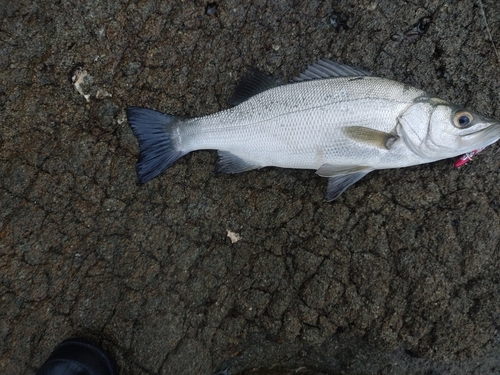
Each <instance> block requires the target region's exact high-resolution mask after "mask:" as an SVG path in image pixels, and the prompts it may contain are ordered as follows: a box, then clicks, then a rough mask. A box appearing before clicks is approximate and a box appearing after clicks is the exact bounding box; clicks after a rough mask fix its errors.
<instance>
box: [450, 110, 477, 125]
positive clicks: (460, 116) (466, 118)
mask: <svg viewBox="0 0 500 375" xmlns="http://www.w3.org/2000/svg"><path fill="white" fill-rule="evenodd" d="M472 120H473V117H472V114H471V113H470V112H466V111H460V112H457V113H455V117H453V124H455V126H456V127H457V128H460V129H463V128H466V127H468V126H469V125H470V124H471V123H472Z"/></svg>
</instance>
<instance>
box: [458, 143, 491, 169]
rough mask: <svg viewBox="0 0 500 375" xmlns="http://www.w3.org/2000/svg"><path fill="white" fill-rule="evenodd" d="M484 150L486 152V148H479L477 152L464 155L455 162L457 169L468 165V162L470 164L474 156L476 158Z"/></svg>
mask: <svg viewBox="0 0 500 375" xmlns="http://www.w3.org/2000/svg"><path fill="white" fill-rule="evenodd" d="M483 150H484V148H478V149H477V150H474V151H471V152H468V153H466V154H464V155H462V156H461V157H460V158H458V159H457V161H456V162H455V168H460V167H461V166H463V165H465V164H467V163H468V162H470V161H471V160H472V158H473V157H474V156H476V155H477V154H479V153H480V152H481V151H483Z"/></svg>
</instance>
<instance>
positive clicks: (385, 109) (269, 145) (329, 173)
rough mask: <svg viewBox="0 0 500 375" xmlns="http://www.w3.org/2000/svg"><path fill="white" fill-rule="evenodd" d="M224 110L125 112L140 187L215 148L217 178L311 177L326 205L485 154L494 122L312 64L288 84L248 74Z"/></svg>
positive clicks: (495, 135) (496, 134) (333, 66)
mask: <svg viewBox="0 0 500 375" xmlns="http://www.w3.org/2000/svg"><path fill="white" fill-rule="evenodd" d="M229 104H230V105H232V106H233V107H232V108H229V109H226V110H223V111H221V112H217V113H214V114H211V115H207V116H203V117H197V118H182V117H178V116H172V115H169V114H164V113H161V112H157V111H153V110H151V109H147V108H139V107H129V108H128V110H127V114H128V121H129V124H130V126H131V127H132V131H133V132H134V134H135V136H136V137H137V139H138V141H139V148H140V158H139V161H138V163H137V166H136V169H137V174H138V177H139V181H140V182H141V183H144V182H146V181H148V180H150V179H152V178H153V177H155V176H157V175H158V174H160V173H161V172H163V171H164V170H165V169H167V168H168V167H170V166H171V165H172V164H173V163H174V162H175V161H176V160H178V159H179V158H181V157H182V156H184V155H186V154H187V153H189V152H191V151H195V150H205V149H210V150H218V154H219V158H220V159H219V164H218V168H217V170H218V171H220V172H226V173H238V172H244V171H249V170H252V169H258V168H263V167H267V166H274V167H281V168H300V169H314V170H316V173H317V174H318V175H320V176H323V177H328V187H327V192H326V197H325V198H326V200H328V201H331V200H333V199H336V198H337V197H339V196H340V194H342V193H343V192H344V191H345V190H346V189H347V188H348V187H349V186H351V185H352V184H354V183H355V182H357V181H358V180H360V179H361V178H362V177H363V176H365V175H366V174H368V173H370V172H371V171H373V170H376V169H387V168H401V167H408V166H411V165H417V164H423V163H429V162H433V161H436V160H440V159H445V158H449V157H454V156H457V155H461V154H465V153H468V152H471V151H473V150H477V149H480V148H485V147H486V146H488V145H490V144H492V143H494V142H496V141H497V140H498V139H499V138H500V123H499V122H497V121H494V120H492V119H488V118H486V117H483V116H481V115H479V114H476V113H473V112H470V111H468V110H466V109H464V108H461V107H460V106H457V105H454V104H451V103H448V102H446V101H444V100H442V99H438V98H436V97H434V96H432V95H430V94H428V93H426V92H424V91H422V90H419V89H417V88H414V87H410V86H408V85H405V84H403V83H399V82H395V81H392V80H389V79H385V78H379V77H374V76H371V75H370V73H368V72H366V71H364V70H361V69H357V68H352V67H349V66H346V65H342V64H338V63H335V62H332V61H329V60H319V61H318V62H316V63H315V64H312V65H311V66H309V67H308V68H307V69H306V70H305V71H304V72H303V73H302V74H300V75H299V76H298V77H296V78H295V79H294V82H292V83H289V84H279V83H277V82H276V81H275V80H274V79H272V78H270V77H268V76H266V75H264V74H263V73H260V72H258V71H253V72H252V73H251V74H247V75H244V76H243V78H242V80H241V82H240V84H239V85H238V87H237V88H236V91H235V94H234V96H233V97H232V99H230V101H229Z"/></svg>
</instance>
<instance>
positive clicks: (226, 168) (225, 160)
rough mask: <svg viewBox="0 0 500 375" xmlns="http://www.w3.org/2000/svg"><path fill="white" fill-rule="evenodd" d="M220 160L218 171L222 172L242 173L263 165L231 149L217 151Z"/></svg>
mask: <svg viewBox="0 0 500 375" xmlns="http://www.w3.org/2000/svg"><path fill="white" fill-rule="evenodd" d="M217 153H218V154H219V161H218V163H217V168H216V169H215V171H216V172H220V173H240V172H246V171H251V170H252V169H258V168H261V167H262V166H261V165H257V164H254V163H252V162H250V161H248V160H244V159H242V158H240V157H238V156H236V155H234V154H232V153H231V152H229V151H220V150H219V151H217Z"/></svg>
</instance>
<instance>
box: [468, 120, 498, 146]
mask: <svg viewBox="0 0 500 375" xmlns="http://www.w3.org/2000/svg"><path fill="white" fill-rule="evenodd" d="M461 139H462V143H463V146H462V147H461V149H464V150H468V151H463V152H470V151H472V150H475V149H478V148H486V147H487V146H489V145H491V144H492V143H495V142H496V141H498V140H499V139H500V124H497V123H494V124H491V125H490V126H489V127H487V128H485V129H481V130H478V131H476V132H473V133H469V134H466V135H462V136H461Z"/></svg>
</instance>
